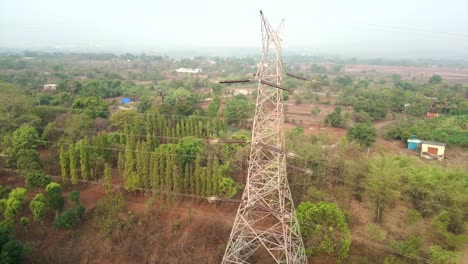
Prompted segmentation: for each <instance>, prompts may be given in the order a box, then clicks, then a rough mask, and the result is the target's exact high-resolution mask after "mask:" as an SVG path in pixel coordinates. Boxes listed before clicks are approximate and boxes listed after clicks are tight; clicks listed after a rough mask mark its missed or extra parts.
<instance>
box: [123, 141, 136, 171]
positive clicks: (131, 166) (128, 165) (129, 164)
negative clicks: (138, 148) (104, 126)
mask: <svg viewBox="0 0 468 264" xmlns="http://www.w3.org/2000/svg"><path fill="white" fill-rule="evenodd" d="M134 144H135V138H134V137H132V135H128V136H127V144H126V145H125V174H124V175H125V178H127V177H128V176H130V175H131V174H132V173H133V172H134V171H135V157H134V154H135V153H134V152H133V151H134Z"/></svg>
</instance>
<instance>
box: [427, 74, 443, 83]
mask: <svg viewBox="0 0 468 264" xmlns="http://www.w3.org/2000/svg"><path fill="white" fill-rule="evenodd" d="M441 82H442V77H441V76H440V75H438V74H434V75H432V76H431V78H430V79H429V83H430V84H439V83H441Z"/></svg>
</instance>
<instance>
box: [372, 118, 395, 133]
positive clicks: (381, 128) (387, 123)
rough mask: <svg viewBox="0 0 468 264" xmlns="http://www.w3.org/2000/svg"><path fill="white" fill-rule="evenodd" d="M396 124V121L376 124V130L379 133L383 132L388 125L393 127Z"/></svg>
mask: <svg viewBox="0 0 468 264" xmlns="http://www.w3.org/2000/svg"><path fill="white" fill-rule="evenodd" d="M395 122H396V119H392V120H385V121H381V122H377V123H374V127H375V129H377V130H378V131H379V132H382V130H383V128H385V127H386V126H388V125H391V124H393V123H395Z"/></svg>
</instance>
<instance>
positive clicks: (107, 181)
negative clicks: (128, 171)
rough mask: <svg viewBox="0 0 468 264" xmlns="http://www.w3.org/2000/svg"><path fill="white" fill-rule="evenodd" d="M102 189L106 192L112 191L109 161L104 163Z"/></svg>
mask: <svg viewBox="0 0 468 264" xmlns="http://www.w3.org/2000/svg"><path fill="white" fill-rule="evenodd" d="M104 190H105V191H106V194H109V193H111V192H112V173H111V168H110V165H109V163H106V164H104Z"/></svg>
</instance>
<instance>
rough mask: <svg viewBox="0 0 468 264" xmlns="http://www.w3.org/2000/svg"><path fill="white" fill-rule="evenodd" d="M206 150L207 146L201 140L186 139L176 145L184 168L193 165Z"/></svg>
mask: <svg viewBox="0 0 468 264" xmlns="http://www.w3.org/2000/svg"><path fill="white" fill-rule="evenodd" d="M204 150H205V144H204V143H203V141H202V140H201V139H199V138H195V137H184V138H183V139H182V140H180V141H179V143H177V145H176V154H177V155H178V157H177V158H178V160H179V162H180V163H181V165H182V166H185V164H187V163H191V162H192V161H193V160H194V159H195V157H196V156H197V155H201V154H202V153H203V152H204Z"/></svg>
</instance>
